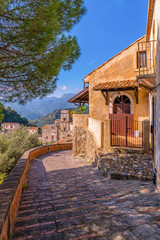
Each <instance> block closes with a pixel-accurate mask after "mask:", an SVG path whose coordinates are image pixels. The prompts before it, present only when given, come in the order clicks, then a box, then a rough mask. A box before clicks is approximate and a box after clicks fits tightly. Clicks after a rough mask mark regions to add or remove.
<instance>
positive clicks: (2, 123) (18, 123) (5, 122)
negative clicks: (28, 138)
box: [2, 122, 20, 124]
mask: <svg viewBox="0 0 160 240" xmlns="http://www.w3.org/2000/svg"><path fill="white" fill-rule="evenodd" d="M2 124H20V123H16V122H3V123H2Z"/></svg>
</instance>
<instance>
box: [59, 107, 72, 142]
mask: <svg viewBox="0 0 160 240" xmlns="http://www.w3.org/2000/svg"><path fill="white" fill-rule="evenodd" d="M71 124H72V118H71V115H70V111H69V110H61V139H62V138H66V137H69V136H70V135H71V131H70V125H71Z"/></svg>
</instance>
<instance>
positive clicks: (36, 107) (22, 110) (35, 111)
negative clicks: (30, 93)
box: [7, 93, 75, 120]
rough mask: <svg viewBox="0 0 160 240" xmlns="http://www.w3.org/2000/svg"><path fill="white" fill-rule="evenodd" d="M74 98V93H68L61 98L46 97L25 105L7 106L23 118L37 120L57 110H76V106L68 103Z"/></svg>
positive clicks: (13, 104) (10, 104)
mask: <svg viewBox="0 0 160 240" xmlns="http://www.w3.org/2000/svg"><path fill="white" fill-rule="evenodd" d="M73 96H74V94H73V93H67V94H64V95H63V96H62V97H61V98H57V97H46V98H44V99H35V100H32V101H31V102H28V103H27V104H25V105H20V104H18V103H8V104H7V106H9V107H11V108H12V109H13V110H15V111H16V112H17V113H19V114H20V115H21V116H22V117H25V118H27V119H29V120H35V119H37V118H41V117H43V116H45V115H47V114H49V113H51V112H53V111H54V110H56V109H66V108H74V107H75V105H74V104H72V103H68V102H67V101H68V99H70V98H71V97H73Z"/></svg>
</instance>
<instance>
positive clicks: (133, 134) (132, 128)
mask: <svg viewBox="0 0 160 240" xmlns="http://www.w3.org/2000/svg"><path fill="white" fill-rule="evenodd" d="M113 115H119V116H115V117H114V116H113ZM110 119H111V146H115V147H132V148H143V122H141V121H137V120H134V119H133V116H132V114H131V115H127V114H112V117H111V118H110Z"/></svg>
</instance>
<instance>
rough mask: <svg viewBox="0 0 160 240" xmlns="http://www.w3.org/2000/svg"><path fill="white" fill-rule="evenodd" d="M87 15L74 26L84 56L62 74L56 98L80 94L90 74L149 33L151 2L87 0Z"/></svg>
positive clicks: (143, 0)
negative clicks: (147, 29) (149, 3)
mask: <svg viewBox="0 0 160 240" xmlns="http://www.w3.org/2000/svg"><path fill="white" fill-rule="evenodd" d="M85 6H86V8H87V13H86V14H85V16H84V17H83V18H82V19H81V21H80V22H79V23H78V24H77V25H75V26H74V28H73V29H72V31H71V34H72V35H75V36H76V37H77V38H78V43H79V45H80V48H81V56H80V58H79V59H78V60H77V61H76V63H74V65H73V67H72V69H71V70H70V71H67V72H66V71H65V72H64V71H62V72H61V73H60V75H59V80H58V82H57V89H56V91H55V92H54V93H53V95H52V96H56V97H61V96H62V95H63V94H64V93H77V92H78V91H80V90H81V89H82V88H83V82H82V79H83V78H84V76H85V75H87V74H88V73H89V72H91V71H92V70H94V69H95V68H97V67H98V66H99V65H101V64H102V63H104V62H105V61H107V60H108V59H110V58H111V57H113V56H114V55H115V54H117V53H118V52H120V51H121V50H123V49H124V48H126V47H127V46H128V45H130V44H131V43H132V42H134V41H136V40H137V39H138V38H140V37H141V36H143V35H144V34H145V32H146V22H147V9H148V0H132V1H131V0H85Z"/></svg>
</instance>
